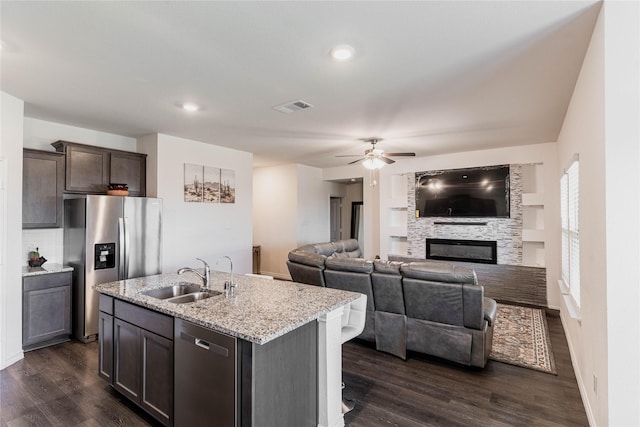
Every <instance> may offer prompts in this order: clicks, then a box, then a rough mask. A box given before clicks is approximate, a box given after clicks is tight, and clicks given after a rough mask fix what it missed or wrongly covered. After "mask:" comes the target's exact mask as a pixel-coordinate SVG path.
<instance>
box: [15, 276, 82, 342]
mask: <svg viewBox="0 0 640 427" xmlns="http://www.w3.org/2000/svg"><path fill="white" fill-rule="evenodd" d="M22 291H23V292H22V348H23V349H24V350H35V349H36V348H41V347H45V346H48V345H53V344H58V343H60V342H63V341H68V340H69V334H71V272H70V271H68V272H62V273H52V274H39V275H35V276H26V277H24V278H23V279H22Z"/></svg>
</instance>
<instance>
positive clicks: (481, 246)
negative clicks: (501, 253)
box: [426, 239, 498, 264]
mask: <svg viewBox="0 0 640 427" xmlns="http://www.w3.org/2000/svg"><path fill="white" fill-rule="evenodd" d="M426 257H427V259H438V260H444V261H466V262H480V263H484V264H497V263H498V254H497V244H496V242H495V241H490V240H456V239H427V254H426Z"/></svg>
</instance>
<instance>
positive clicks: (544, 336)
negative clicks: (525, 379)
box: [489, 304, 557, 375]
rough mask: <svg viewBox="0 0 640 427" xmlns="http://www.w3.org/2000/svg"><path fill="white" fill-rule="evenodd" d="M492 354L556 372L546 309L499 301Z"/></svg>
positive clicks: (531, 366)
mask: <svg viewBox="0 0 640 427" xmlns="http://www.w3.org/2000/svg"><path fill="white" fill-rule="evenodd" d="M489 358H490V359H492V360H495V361H498V362H504V363H509V364H511V365H517V366H522V367H525V368H529V369H535V370H537V371H542V372H546V373H549V374H554V375H557V371H556V363H555V360H554V359H553V352H552V350H551V340H550V339H549V331H548V328H547V318H546V316H545V313H544V311H543V310H540V309H537V308H529V307H519V306H515V305H506V304H498V314H497V316H496V324H495V326H494V330H493V346H492V348H491V354H490V355H489Z"/></svg>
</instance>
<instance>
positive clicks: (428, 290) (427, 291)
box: [402, 277, 464, 326]
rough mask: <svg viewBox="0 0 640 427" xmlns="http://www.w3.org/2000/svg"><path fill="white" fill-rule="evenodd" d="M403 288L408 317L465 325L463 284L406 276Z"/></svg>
mask: <svg viewBox="0 0 640 427" xmlns="http://www.w3.org/2000/svg"><path fill="white" fill-rule="evenodd" d="M402 288H403V290H404V301H405V308H406V310H407V316H408V317H412V318H415V319H422V320H429V321H431V322H438V323H446V324H448V325H455V326H464V313H463V309H464V303H463V299H462V286H461V285H459V284H454V283H442V282H428V281H425V280H419V279H408V278H406V277H405V278H404V279H403V280H402Z"/></svg>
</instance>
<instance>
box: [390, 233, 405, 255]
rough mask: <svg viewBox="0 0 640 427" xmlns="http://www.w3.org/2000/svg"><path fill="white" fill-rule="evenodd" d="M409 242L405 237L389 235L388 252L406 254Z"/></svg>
mask: <svg viewBox="0 0 640 427" xmlns="http://www.w3.org/2000/svg"><path fill="white" fill-rule="evenodd" d="M408 248H409V243H408V242H407V238H406V237H399V236H390V237H389V254H393V255H400V256H406V255H407V250H408Z"/></svg>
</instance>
